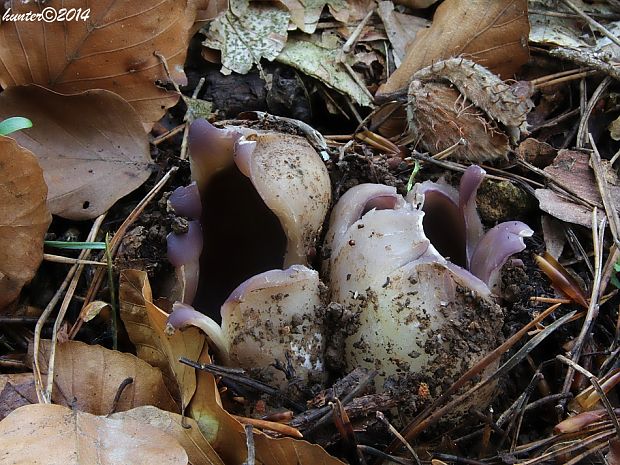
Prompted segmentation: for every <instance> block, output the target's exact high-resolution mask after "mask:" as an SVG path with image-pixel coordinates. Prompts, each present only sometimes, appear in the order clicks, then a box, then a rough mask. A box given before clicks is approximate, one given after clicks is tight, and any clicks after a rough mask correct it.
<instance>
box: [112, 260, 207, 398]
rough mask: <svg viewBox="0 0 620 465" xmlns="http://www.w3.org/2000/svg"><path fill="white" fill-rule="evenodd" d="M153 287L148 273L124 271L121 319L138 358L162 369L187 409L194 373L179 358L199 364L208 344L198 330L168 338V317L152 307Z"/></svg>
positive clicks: (192, 391)
mask: <svg viewBox="0 0 620 465" xmlns="http://www.w3.org/2000/svg"><path fill="white" fill-rule="evenodd" d="M152 299H153V296H152V293H151V286H150V284H149V282H148V278H147V275H146V273H145V272H143V271H138V270H123V271H122V272H121V278H120V290H119V301H120V307H121V318H122V319H123V323H124V324H125V328H126V329H127V333H128V334H129V338H130V339H131V342H133V344H134V345H135V346H136V352H137V354H138V357H140V358H141V359H143V360H145V361H146V362H148V363H150V364H151V365H153V366H156V367H159V368H160V369H161V370H162V372H163V374H164V376H165V380H166V385H167V386H168V388H169V389H171V392H173V395H175V394H176V395H177V396H178V397H179V399H180V401H181V405H182V408H183V409H184V408H185V407H186V406H187V405H188V403H189V401H190V399H191V398H192V396H193V395H194V392H195V391H196V373H195V370H194V369H193V368H191V367H189V366H187V365H184V364H182V363H180V362H179V357H187V358H189V359H190V360H196V359H198V357H199V356H200V353H201V352H202V348H203V346H204V344H205V335H204V333H202V332H201V331H200V330H199V329H198V328H187V329H185V330H183V331H175V332H174V334H171V335H170V334H167V332H166V322H167V319H168V314H167V313H166V312H164V311H163V310H161V309H160V308H158V307H157V306H156V305H154V304H153V303H152Z"/></svg>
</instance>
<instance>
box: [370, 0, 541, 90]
mask: <svg viewBox="0 0 620 465" xmlns="http://www.w3.org/2000/svg"><path fill="white" fill-rule="evenodd" d="M529 30H530V26H529V22H528V17H527V0H446V1H445V2H443V3H442V4H441V5H439V7H438V8H437V11H436V12H435V16H434V17H433V23H432V25H431V27H430V28H429V29H426V30H424V31H420V32H419V33H418V34H417V35H416V38H415V40H414V41H413V42H411V43H410V44H409V46H408V48H407V56H406V57H405V59H404V60H403V63H402V64H401V66H400V67H399V68H398V69H397V70H396V71H395V72H394V74H392V76H390V78H389V79H388V81H387V82H386V83H385V84H384V85H383V86H381V88H380V89H379V92H378V94H389V93H391V92H396V91H398V90H400V89H403V88H405V87H407V85H408V83H409V80H410V79H411V76H412V75H413V73H415V72H416V71H418V70H419V69H422V68H425V67H426V66H430V65H432V64H433V63H435V62H437V61H440V60H445V59H447V58H451V57H458V56H463V57H465V58H467V59H470V60H472V61H475V62H476V63H478V64H481V65H482V66H484V67H486V68H488V69H489V70H491V71H492V72H494V73H495V74H499V75H500V76H501V77H502V79H508V78H511V77H512V76H513V74H514V73H515V72H516V71H517V70H518V69H519V68H520V67H521V65H523V64H524V63H526V62H527V60H528V58H529V52H528V48H527V38H528V34H529Z"/></svg>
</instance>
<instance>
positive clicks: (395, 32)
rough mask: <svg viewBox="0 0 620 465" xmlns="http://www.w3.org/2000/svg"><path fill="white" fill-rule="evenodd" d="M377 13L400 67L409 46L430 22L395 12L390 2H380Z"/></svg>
mask: <svg viewBox="0 0 620 465" xmlns="http://www.w3.org/2000/svg"><path fill="white" fill-rule="evenodd" d="M377 13H378V14H379V16H380V17H381V21H383V25H384V26H385V32H386V34H387V36H388V39H389V40H390V43H391V44H392V47H393V49H394V55H395V57H394V59H395V60H397V62H396V66H397V67H398V66H400V63H401V62H402V60H403V58H404V57H405V55H406V50H407V45H408V44H409V43H410V42H411V41H413V39H415V37H416V34H417V33H418V31H421V30H422V29H426V28H427V27H429V26H430V24H431V23H430V21H428V20H427V19H424V18H420V17H418V16H413V15H406V14H403V13H399V12H397V11H394V4H393V3H392V2H389V1H384V2H379V4H378V8H377Z"/></svg>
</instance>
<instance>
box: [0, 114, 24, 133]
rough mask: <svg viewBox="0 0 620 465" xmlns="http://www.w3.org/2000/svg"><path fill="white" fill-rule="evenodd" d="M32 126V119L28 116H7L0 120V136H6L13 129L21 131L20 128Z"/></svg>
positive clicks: (13, 130)
mask: <svg viewBox="0 0 620 465" xmlns="http://www.w3.org/2000/svg"><path fill="white" fill-rule="evenodd" d="M31 127H32V121H30V120H29V119H28V118H23V117H21V116H14V117H12V118H7V119H5V120H4V121H0V136H6V135H8V134H11V133H12V132H15V131H21V130H22V129H28V128H31Z"/></svg>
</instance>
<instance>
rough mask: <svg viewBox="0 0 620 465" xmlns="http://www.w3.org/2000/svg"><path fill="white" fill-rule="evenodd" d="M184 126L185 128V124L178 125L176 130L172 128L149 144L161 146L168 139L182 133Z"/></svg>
mask: <svg viewBox="0 0 620 465" xmlns="http://www.w3.org/2000/svg"><path fill="white" fill-rule="evenodd" d="M185 126H186V123H182V124H179V125H178V126H177V127H176V128H172V129H171V130H170V131H168V132H166V133H164V134H162V135H161V136H158V137H156V138H155V139H153V141H152V142H151V144H153V145H159V144H161V143H162V142H164V141H166V140H168V139H170V138H171V137H174V136H176V135H177V134H178V133H180V132H181V131H183V130H184V129H185Z"/></svg>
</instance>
